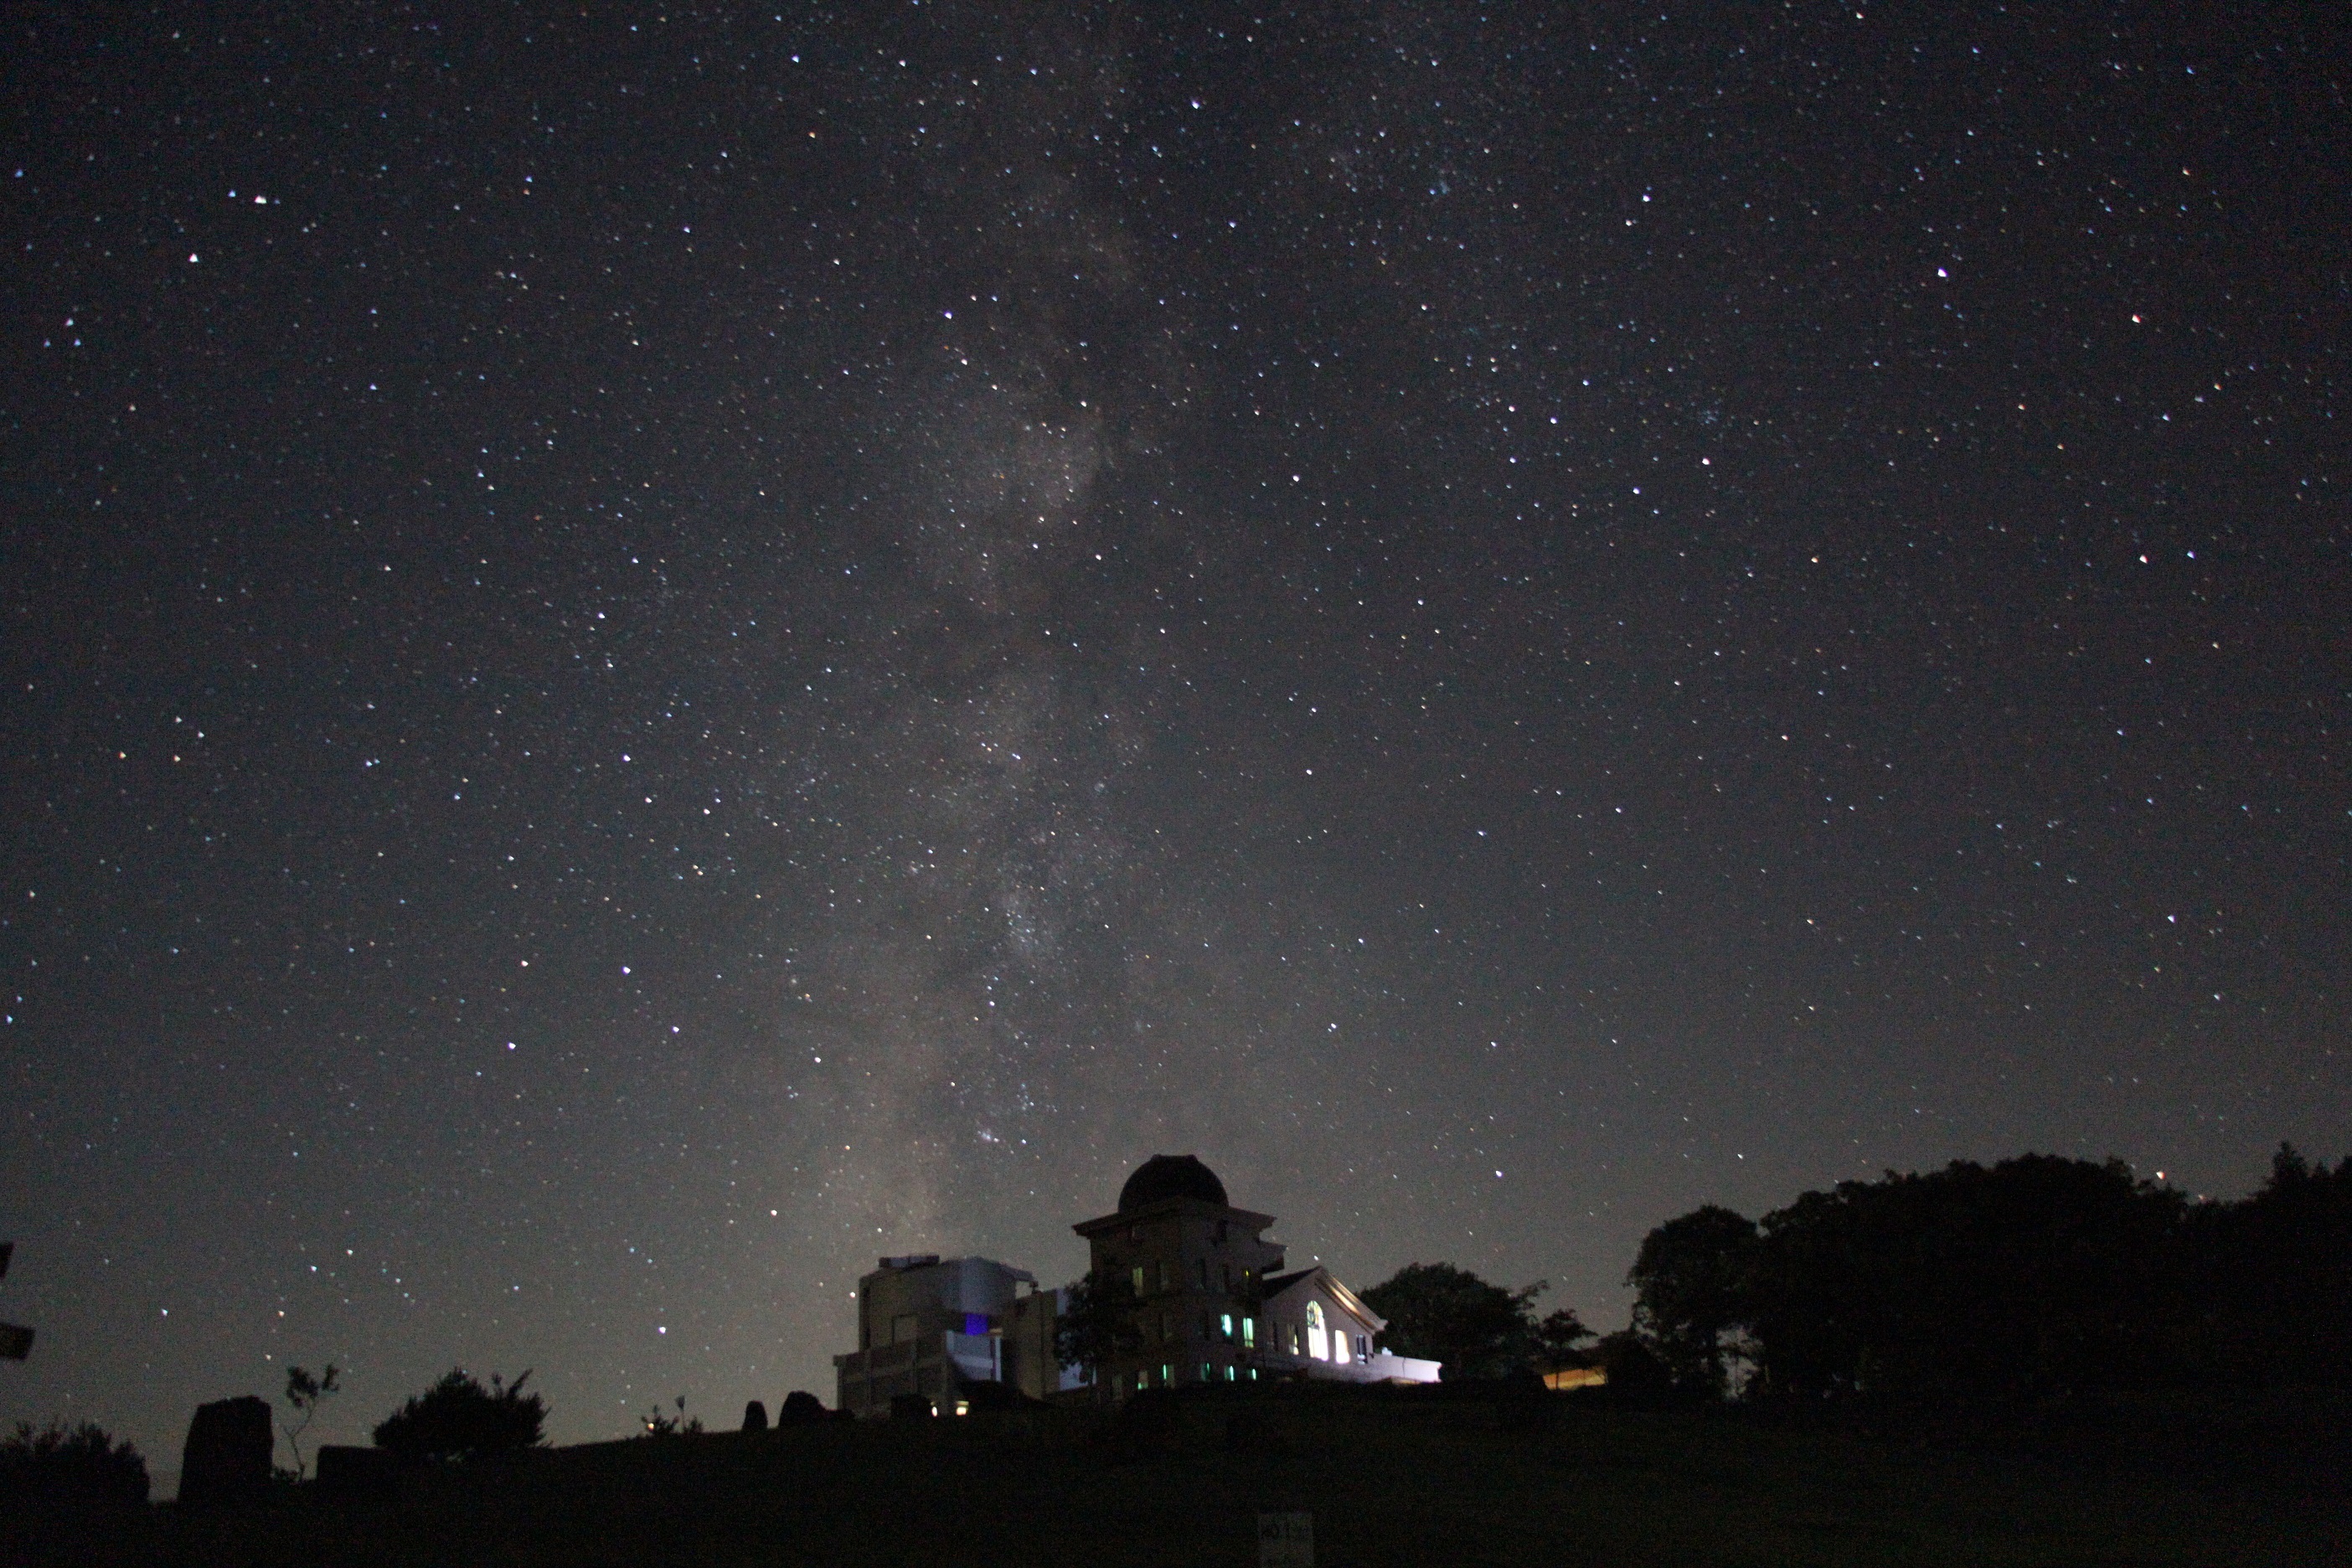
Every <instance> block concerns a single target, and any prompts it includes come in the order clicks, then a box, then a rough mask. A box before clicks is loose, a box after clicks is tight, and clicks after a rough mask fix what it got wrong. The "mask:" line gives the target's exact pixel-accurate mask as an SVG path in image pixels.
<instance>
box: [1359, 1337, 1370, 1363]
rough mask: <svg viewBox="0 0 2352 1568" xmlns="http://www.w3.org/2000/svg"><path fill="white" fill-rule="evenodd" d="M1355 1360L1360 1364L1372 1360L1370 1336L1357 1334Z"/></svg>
mask: <svg viewBox="0 0 2352 1568" xmlns="http://www.w3.org/2000/svg"><path fill="white" fill-rule="evenodd" d="M1356 1359H1357V1360H1358V1361H1360V1362H1362V1361H1370V1360H1371V1359H1372V1342H1371V1337H1370V1335H1368V1334H1358V1335H1357V1336H1356Z"/></svg>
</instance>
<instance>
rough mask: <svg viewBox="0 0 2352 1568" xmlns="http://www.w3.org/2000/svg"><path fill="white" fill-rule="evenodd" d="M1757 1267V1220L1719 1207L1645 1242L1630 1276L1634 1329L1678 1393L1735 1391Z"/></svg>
mask: <svg viewBox="0 0 2352 1568" xmlns="http://www.w3.org/2000/svg"><path fill="white" fill-rule="evenodd" d="M1755 1261H1756V1226H1755V1224H1754V1222H1752V1221H1750V1220H1748V1219H1746V1218H1743V1217H1742V1216H1741V1215H1736V1214H1734V1213H1732V1212H1731V1211H1730V1210H1729V1209H1727V1208H1719V1207H1717V1206H1716V1205H1712V1204H1709V1205H1706V1207H1704V1208H1699V1209H1695V1210H1693V1211H1692V1212H1691V1213H1689V1214H1686V1215H1683V1216H1682V1217H1681V1218H1679V1219H1672V1220H1668V1221H1667V1222H1666V1223H1665V1224H1664V1225H1662V1226H1658V1228H1657V1229H1655V1230H1654V1231H1652V1232H1651V1233H1650V1234H1649V1235H1648V1236H1646V1237H1643V1238H1642V1250H1641V1253H1640V1255H1639V1256H1637V1257H1636V1258H1634V1260H1633V1269H1632V1270H1631V1271H1630V1272H1629V1273H1627V1275H1626V1276H1625V1282H1626V1283H1627V1284H1628V1285H1631V1286H1633V1291H1634V1296H1633V1326H1634V1327H1635V1329H1636V1330H1638V1331H1640V1332H1641V1334H1642V1335H1643V1338H1644V1339H1645V1340H1646V1341H1647V1342H1649V1344H1650V1347H1651V1349H1652V1350H1653V1351H1654V1352H1655V1353H1656V1355H1657V1357H1658V1359H1659V1360H1660V1361H1662V1362H1664V1363H1665V1366H1666V1370H1667V1372H1668V1373H1670V1374H1671V1375H1672V1376H1673V1378H1674V1380H1675V1385H1676V1386H1677V1387H1680V1388H1685V1389H1701V1390H1705V1391H1706V1392H1707V1393H1710V1394H1717V1395H1718V1396H1720V1395H1722V1394H1726V1393H1727V1392H1728V1391H1729V1389H1730V1384H1731V1372H1730V1364H1729V1363H1730V1359H1731V1357H1732V1355H1733V1354H1734V1353H1736V1352H1737V1349H1738V1343H1737V1338H1736V1336H1737V1331H1738V1328H1739V1327H1740V1325H1741V1323H1742V1321H1743V1320H1744V1319H1745V1318H1746V1317H1747V1316H1748V1306H1749V1300H1750V1294H1749V1291H1748V1283H1749V1275H1750V1273H1751V1271H1752V1270H1753V1268H1754V1267H1755Z"/></svg>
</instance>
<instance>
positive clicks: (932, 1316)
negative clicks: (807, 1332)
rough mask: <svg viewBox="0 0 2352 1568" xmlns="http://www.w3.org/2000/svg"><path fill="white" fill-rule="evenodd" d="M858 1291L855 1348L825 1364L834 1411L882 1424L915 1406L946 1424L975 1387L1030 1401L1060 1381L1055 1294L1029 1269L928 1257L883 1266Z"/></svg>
mask: <svg viewBox="0 0 2352 1568" xmlns="http://www.w3.org/2000/svg"><path fill="white" fill-rule="evenodd" d="M880 1263H881V1267H879V1268H877V1269H875V1270H874V1272H872V1273H871V1274H868V1275H866V1277H865V1278H863V1279H860V1280H858V1282H857V1348H856V1350H855V1351H852V1352H849V1353H848V1354H846V1355H837V1356H835V1357H834V1358H833V1368H834V1381H835V1392H836V1397H837V1400H838V1403H839V1406H840V1408H842V1409H844V1410H846V1411H848V1412H849V1413H850V1414H852V1415H863V1416H870V1415H889V1414H890V1413H891V1409H892V1402H893V1401H894V1400H898V1399H902V1398H917V1399H920V1400H922V1401H923V1402H924V1403H926V1404H928V1405H929V1406H930V1407H931V1408H932V1409H933V1410H934V1411H936V1412H939V1413H940V1414H945V1415H954V1414H958V1413H959V1407H960V1406H966V1407H968V1406H969V1405H970V1403H971V1399H972V1397H973V1391H974V1389H975V1388H976V1387H977V1386H979V1385H982V1384H992V1385H995V1386H998V1387H1004V1388H1012V1389H1018V1390H1019V1391H1020V1392H1022V1393H1024V1394H1028V1395H1029V1396H1030V1397H1031V1398H1044V1397H1046V1396H1047V1395H1049V1394H1055V1393H1058V1392H1059V1391H1060V1390H1061V1388H1062V1386H1063V1384H1064V1383H1065V1382H1066V1377H1065V1375H1064V1373H1063V1372H1062V1368H1061V1364H1060V1363H1059V1361H1058V1360H1057V1359H1056V1357H1055V1353H1054V1325H1055V1318H1056V1314H1057V1311H1058V1304H1059V1303H1058V1294H1059V1293H1058V1292H1056V1291H1052V1290H1040V1289H1037V1279H1036V1276H1034V1275H1033V1274H1031V1273H1030V1272H1029V1271H1028V1270H1027V1269H1024V1268H1013V1267H1012V1266H1011V1265H1009V1264H1003V1263H999V1262H996V1261H995V1260H994V1259H992V1258H944V1259H943V1258H940V1257H939V1256H938V1255H937V1254H935V1253H918V1254H914V1255H911V1256H908V1257H902V1258H882V1259H881V1260H880Z"/></svg>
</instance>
